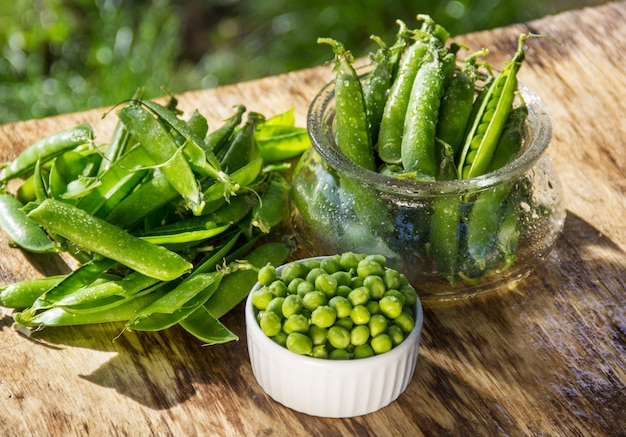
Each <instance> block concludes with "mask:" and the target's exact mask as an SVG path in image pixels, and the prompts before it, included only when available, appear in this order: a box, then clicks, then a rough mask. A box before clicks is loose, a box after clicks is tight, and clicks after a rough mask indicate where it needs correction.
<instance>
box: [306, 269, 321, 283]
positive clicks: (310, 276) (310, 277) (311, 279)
mask: <svg viewBox="0 0 626 437" xmlns="http://www.w3.org/2000/svg"><path fill="white" fill-rule="evenodd" d="M324 273H326V272H325V271H324V270H323V269H322V268H321V267H316V268H314V269H311V270H310V271H309V273H307V275H306V278H305V279H306V280H307V281H309V282H310V283H311V284H315V279H317V277H318V276H319V275H322V274H324Z"/></svg>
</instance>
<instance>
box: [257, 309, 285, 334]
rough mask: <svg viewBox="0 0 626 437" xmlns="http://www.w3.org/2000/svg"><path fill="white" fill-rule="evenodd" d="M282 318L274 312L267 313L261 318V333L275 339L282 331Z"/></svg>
mask: <svg viewBox="0 0 626 437" xmlns="http://www.w3.org/2000/svg"><path fill="white" fill-rule="evenodd" d="M280 322H281V320H280V317H279V316H278V315H277V314H276V313H275V312H273V311H265V312H264V313H263V316H261V320H260V322H259V325H260V326H261V331H263V334H265V335H267V336H268V337H273V336H275V335H277V334H278V333H279V332H280V331H281V329H282V324H281V323H280Z"/></svg>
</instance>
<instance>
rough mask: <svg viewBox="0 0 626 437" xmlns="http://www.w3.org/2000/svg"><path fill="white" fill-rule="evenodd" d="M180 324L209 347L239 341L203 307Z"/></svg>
mask: <svg viewBox="0 0 626 437" xmlns="http://www.w3.org/2000/svg"><path fill="white" fill-rule="evenodd" d="M178 323H179V325H180V326H182V327H183V329H185V331H187V332H188V333H190V334H191V335H193V336H194V337H196V338H197V339H199V340H200V341H203V342H204V343H206V344H207V345H211V344H222V343H227V342H229V341H235V340H238V339H239V337H238V336H237V335H235V334H233V333H232V332H231V331H230V330H229V329H228V328H227V327H226V326H224V325H223V324H222V323H221V322H220V321H219V320H217V319H216V318H215V317H213V315H212V314H211V313H209V312H208V311H207V309H206V308H205V307H203V306H201V307H200V308H198V309H196V310H195V311H194V312H193V313H191V314H190V315H189V316H187V317H185V318H184V319H182V320H181V321H180V322H178Z"/></svg>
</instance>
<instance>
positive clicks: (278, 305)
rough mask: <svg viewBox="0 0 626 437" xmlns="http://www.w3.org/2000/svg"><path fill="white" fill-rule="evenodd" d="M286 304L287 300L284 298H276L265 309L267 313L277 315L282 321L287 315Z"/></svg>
mask: <svg viewBox="0 0 626 437" xmlns="http://www.w3.org/2000/svg"><path fill="white" fill-rule="evenodd" d="M284 302H285V298H284V297H280V296H279V297H275V298H274V299H272V300H271V301H270V302H269V303H268V304H267V307H266V308H265V311H266V312H272V313H274V314H276V315H277V316H278V317H280V318H281V319H282V318H284V317H285V315H284V314H283V303H284Z"/></svg>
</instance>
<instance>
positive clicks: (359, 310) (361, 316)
mask: <svg viewBox="0 0 626 437" xmlns="http://www.w3.org/2000/svg"><path fill="white" fill-rule="evenodd" d="M370 317H371V314H370V312H369V311H368V309H367V307H366V306H365V305H355V306H354V307H352V311H350V318H351V319H352V321H353V322H354V323H355V324H356V325H366V324H367V323H369V321H370Z"/></svg>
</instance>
